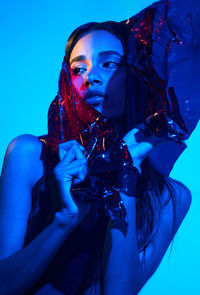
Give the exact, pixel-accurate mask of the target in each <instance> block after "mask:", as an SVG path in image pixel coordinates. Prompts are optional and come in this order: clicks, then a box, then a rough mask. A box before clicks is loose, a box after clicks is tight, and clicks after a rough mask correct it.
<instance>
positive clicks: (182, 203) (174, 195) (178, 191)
mask: <svg viewBox="0 0 200 295" xmlns="http://www.w3.org/2000/svg"><path fill="white" fill-rule="evenodd" d="M165 180H166V184H167V192H165V193H164V194H167V195H168V198H169V200H170V201H169V204H168V205H166V206H165V207H164V211H166V213H168V214H169V213H170V212H169V210H170V211H172V210H173V211H172V212H171V214H170V215H172V214H174V210H175V216H176V223H175V227H176V228H175V231H176V230H177V229H178V227H179V226H180V224H181V222H182V221H183V219H184V217H185V216H186V214H187V212H188V210H189V208H190V205H191V202H192V196H191V192H190V190H189V189H188V188H187V186H185V185H184V184H183V183H182V182H180V181H177V180H174V179H172V178H170V177H167V178H166V179H165Z"/></svg>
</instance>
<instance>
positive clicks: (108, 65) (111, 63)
mask: <svg viewBox="0 0 200 295" xmlns="http://www.w3.org/2000/svg"><path fill="white" fill-rule="evenodd" d="M120 65H121V63H119V62H115V61H106V62H104V63H103V67H104V68H105V69H108V70H116V69H118V68H119V66H120Z"/></svg>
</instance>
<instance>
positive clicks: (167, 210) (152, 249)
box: [139, 177, 191, 284]
mask: <svg viewBox="0 0 200 295" xmlns="http://www.w3.org/2000/svg"><path fill="white" fill-rule="evenodd" d="M165 181H166V186H165V190H164V191H163V195H162V196H161V198H162V204H163V205H162V207H161V211H160V220H159V224H158V229H157V231H156V234H155V236H154V239H153V240H152V241H151V243H150V244H149V245H148V247H147V248H146V250H145V252H141V253H140V254H139V258H140V261H141V262H144V261H145V271H144V273H145V275H144V281H143V284H144V283H145V282H146V281H147V280H148V279H149V278H150V277H151V275H152V274H153V273H154V272H155V270H156V269H157V267H158V265H159V264H160V262H161V261H162V258H163V256H164V255H165V253H166V251H167V248H168V247H169V245H170V243H171V241H172V239H173V238H174V235H175V234H176V232H177V231H178V229H179V227H180V225H181V223H182V221H183V219H184V218H185V216H186V214H187V212H188V210H189V208H190V204H191V193H190V190H189V189H188V188H187V187H186V186H185V185H184V184H183V183H181V182H179V181H177V180H174V179H172V178H169V177H167V178H166V179H165Z"/></svg>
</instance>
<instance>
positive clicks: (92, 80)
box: [85, 69, 103, 86]
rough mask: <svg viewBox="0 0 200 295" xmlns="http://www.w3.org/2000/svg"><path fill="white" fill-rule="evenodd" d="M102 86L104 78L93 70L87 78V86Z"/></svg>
mask: <svg viewBox="0 0 200 295" xmlns="http://www.w3.org/2000/svg"><path fill="white" fill-rule="evenodd" d="M94 84H97V85H102V84H103V78H102V76H101V74H100V72H99V71H97V70H95V69H92V70H90V72H89V73H88V74H87V75H86V76H85V85H86V86H89V85H94Z"/></svg>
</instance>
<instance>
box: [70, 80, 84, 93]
mask: <svg viewBox="0 0 200 295" xmlns="http://www.w3.org/2000/svg"><path fill="white" fill-rule="evenodd" d="M71 82H72V85H73V86H74V88H75V89H76V91H77V93H78V95H79V96H80V97H81V98H83V97H84V95H83V94H84V93H83V90H84V89H82V88H83V84H84V79H83V77H74V76H71Z"/></svg>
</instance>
